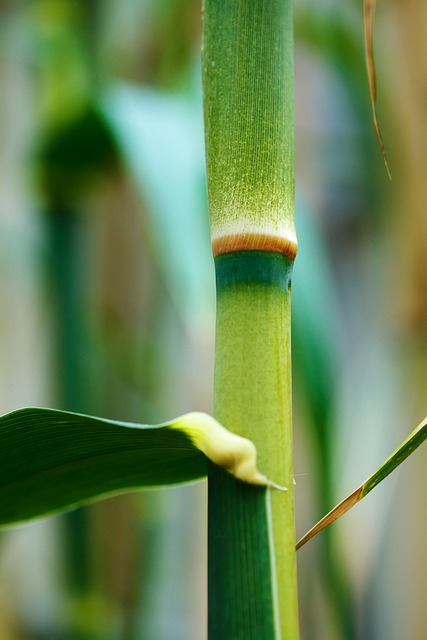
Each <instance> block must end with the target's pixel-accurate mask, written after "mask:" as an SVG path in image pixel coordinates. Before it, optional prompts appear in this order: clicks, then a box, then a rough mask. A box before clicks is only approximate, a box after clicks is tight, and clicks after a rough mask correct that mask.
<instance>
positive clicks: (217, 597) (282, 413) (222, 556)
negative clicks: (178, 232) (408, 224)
mask: <svg viewBox="0 0 427 640" xmlns="http://www.w3.org/2000/svg"><path fill="white" fill-rule="evenodd" d="M291 271H292V260H290V259H287V258H285V257H283V256H281V255H278V254H273V253H266V252H257V251H250V252H249V251H248V252H240V253H236V254H226V255H223V256H220V257H219V258H217V260H216V272H217V345H216V373H215V414H216V416H217V418H218V419H219V420H221V421H223V424H226V425H228V427H229V428H230V429H231V430H232V431H234V432H236V433H238V434H239V435H244V436H245V437H248V438H250V439H251V440H253V441H254V443H255V445H256V447H257V451H258V464H259V467H260V468H261V469H263V471H264V472H265V473H266V474H267V475H268V477H270V478H271V479H273V480H274V481H275V482H277V483H278V484H280V485H283V486H286V487H287V488H288V491H287V492H286V493H281V492H279V491H276V490H265V489H257V488H254V487H251V486H245V485H242V484H240V483H239V482H237V481H235V480H233V479H232V478H229V477H228V475H226V474H224V473H221V472H220V471H219V470H218V469H216V468H213V467H212V468H211V469H210V472H209V611H210V614H209V638H210V640H215V639H216V638H218V639H219V638H230V639H232V640H236V639H238V638H239V639H240V638H242V640H243V639H245V640H250V639H252V638H253V640H255V639H259V638H263V640H269V639H270V638H271V639H273V638H280V637H281V638H283V639H286V640H293V639H294V638H297V637H298V619H297V594H296V575H295V550H294V544H295V538H294V512H293V471H292V422H291V373H290V372H291V362H290V277H291Z"/></svg>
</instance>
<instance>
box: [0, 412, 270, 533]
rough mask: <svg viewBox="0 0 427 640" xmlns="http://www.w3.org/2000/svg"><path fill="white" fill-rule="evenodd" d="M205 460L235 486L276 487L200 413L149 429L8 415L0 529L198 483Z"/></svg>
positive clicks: (249, 447) (239, 443)
mask: <svg viewBox="0 0 427 640" xmlns="http://www.w3.org/2000/svg"><path fill="white" fill-rule="evenodd" d="M205 455H206V456H207V457H208V458H209V459H210V460H212V461H213V462H214V463H216V464H219V465H220V466H222V467H224V468H225V469H227V471H229V472H230V473H232V474H233V475H235V476H236V477H237V478H238V479H240V480H243V481H245V482H249V483H252V484H258V485H265V486H270V485H271V486H275V485H273V483H271V482H269V481H268V480H267V478H266V477H265V476H263V475H262V474H260V473H259V472H258V471H257V469H256V449H255V446H254V444H253V443H252V442H250V441H249V440H246V439H245V438H241V437H240V436H237V435H235V434H233V433H230V432H229V431H227V430H226V429H225V428H224V427H222V426H221V425H220V424H219V423H218V422H216V420H214V418H211V417H210V416H208V415H206V414H204V413H196V412H195V413H189V414H186V415H185V416H182V417H180V418H177V419H176V420H173V421H171V422H167V423H164V424H160V425H155V426H150V425H140V424H131V423H126V422H115V421H113V420H106V419H102V418H95V417H91V416H86V415H82V414H77V413H69V412H66V411H57V410H54V409H33V408H30V409H20V410H18V411H14V412H12V413H9V414H6V415H4V416H2V417H1V418H0V526H1V525H5V524H11V523H15V522H21V521H24V520H29V519H32V518H37V517H40V516H42V515H46V514H49V513H53V512H57V511H61V510H65V509H68V508H71V507H73V506H76V505H78V504H82V503H85V502H87V501H90V500H93V499H95V498H99V497H101V496H105V495H111V494H117V493H122V492H124V491H129V490H135V489H139V488H141V487H151V486H161V485H168V484H175V483H182V482H191V481H194V480H198V479H200V478H202V477H203V476H205V475H206V457H205Z"/></svg>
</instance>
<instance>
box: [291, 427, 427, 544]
mask: <svg viewBox="0 0 427 640" xmlns="http://www.w3.org/2000/svg"><path fill="white" fill-rule="evenodd" d="M426 439H427V417H426V418H424V420H422V422H420V424H419V425H418V427H417V428H416V429H414V431H412V433H411V434H410V435H409V436H408V437H407V438H406V440H404V442H402V444H401V445H400V447H398V448H397V449H396V451H395V452H394V453H392V455H391V456H390V457H389V458H387V460H386V461H385V462H384V463H383V464H382V465H381V466H380V467H379V468H378V469H377V470H376V471H375V472H374V473H373V474H372V475H370V476H369V478H368V479H367V480H365V482H364V483H363V484H361V485H360V486H359V487H358V488H357V489H356V490H355V491H353V493H350V495H348V496H347V497H346V498H344V500H342V501H341V502H340V503H339V504H337V506H336V507H334V508H333V509H331V511H329V513H327V514H326V516H324V517H323V518H322V519H321V520H319V522H318V523H317V524H315V525H314V527H312V528H311V529H310V531H308V532H307V533H306V534H305V535H304V536H303V537H302V538H301V539H300V540H299V541H298V542H297V545H296V548H297V550H298V549H300V548H301V547H303V546H304V545H305V544H306V542H308V541H309V540H311V539H312V538H314V536H316V535H317V534H318V533H320V532H321V531H323V529H325V528H326V527H327V526H329V525H330V524H332V522H335V520H338V518H340V517H341V516H343V515H344V514H345V513H347V511H349V510H350V509H351V508H352V507H354V505H355V504H357V503H358V502H360V500H362V498H364V497H365V496H367V495H368V493H370V492H371V491H372V489H374V488H375V487H376V486H377V484H379V483H380V482H382V481H383V480H384V478H386V477H387V476H388V475H390V473H391V472H392V471H394V470H395V469H396V468H397V467H398V466H399V465H400V464H402V462H403V461H404V460H406V458H408V457H409V456H410V455H411V453H413V452H414V451H415V450H416V449H418V447H419V446H420V445H421V444H422V443H423V442H424V440H426Z"/></svg>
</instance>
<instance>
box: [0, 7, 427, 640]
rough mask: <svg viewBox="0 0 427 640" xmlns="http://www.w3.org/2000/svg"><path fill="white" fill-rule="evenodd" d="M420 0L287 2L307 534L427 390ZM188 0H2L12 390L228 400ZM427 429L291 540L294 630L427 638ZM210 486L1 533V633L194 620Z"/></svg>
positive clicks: (37, 638) (137, 416)
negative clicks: (402, 457) (371, 83)
mask: <svg viewBox="0 0 427 640" xmlns="http://www.w3.org/2000/svg"><path fill="white" fill-rule="evenodd" d="M426 25H427V5H426V4H425V2H424V0H405V2H401V1H399V0H389V2H387V3H379V7H378V12H377V20H376V31H375V52H376V61H377V73H378V99H379V103H378V112H379V118H380V124H381V127H382V130H383V137H384V141H385V144H386V148H387V152H388V157H389V163H390V168H391V172H392V175H393V181H392V182H389V180H388V178H387V174H386V171H385V168H384V165H383V162H382V158H381V154H380V151H379V148H378V146H377V143H376V139H375V134H374V131H373V127H372V121H371V110H370V104H369V91H368V84H367V77H366V70H365V62H364V53H363V22H362V2H361V0H345V1H344V0H322V1H321V0H296V4H295V40H296V43H295V45H296V47H295V76H296V96H295V106H296V177H297V178H296V182H297V185H296V190H297V212H296V215H297V229H298V237H299V244H300V253H299V255H298V258H297V262H296V267H295V277H294V287H293V311H294V316H293V362H294V400H295V403H294V414H295V477H296V511H297V524H296V526H297V534H298V535H302V534H303V533H305V531H306V530H307V529H308V528H309V527H310V526H311V525H312V524H313V523H314V522H315V521H316V520H317V519H318V518H319V517H321V516H322V515H323V514H324V513H325V512H326V511H327V510H329V508H331V507H332V506H333V505H334V504H335V503H336V502H337V501H338V500H340V499H341V498H343V497H344V496H345V495H346V494H347V493H349V492H350V491H352V490H353V489H354V488H355V487H356V486H357V485H358V484H360V483H361V482H362V481H363V480H364V479H365V478H366V477H367V475H369V474H370V473H371V472H372V471H373V470H374V469H375V468H376V467H377V466H378V465H379V464H380V463H381V462H382V461H383V460H384V459H385V458H386V457H387V456H388V455H389V454H390V453H391V452H392V451H393V449H394V448H395V447H396V446H397V445H398V444H399V443H400V442H401V441H402V440H403V439H404V437H405V436H406V435H407V434H408V433H409V432H410V431H411V430H412V429H413V428H414V427H415V426H416V424H418V422H419V421H420V420H421V419H422V418H423V416H424V414H425V413H426V406H427V403H426V397H425V396H426V394H425V388H426V383H427V251H426V248H425V242H426V238H427V215H426V202H427V180H426V178H425V172H426V170H427V144H426V141H427V110H426V98H425V96H426V95H427V55H426V54H427V51H426V44H425V43H426V41H427V40H426V37H427V33H426ZM200 33H201V10H200V5H199V2H196V1H195V0H186V1H184V0H120V2H117V1H114V0H97V1H95V0H2V2H1V3H0V84H1V91H0V136H1V147H0V167H1V171H0V354H1V355H0V390H1V391H0V411H1V413H4V412H7V411H11V410H13V409H15V408H18V407H21V406H54V407H57V408H62V409H70V410H76V411H80V412H90V413H93V414H97V415H101V416H105V417H108V418H112V419H114V418H117V419H122V420H128V421H138V422H160V421H163V420H166V419H168V418H171V417H173V416H176V415H178V414H180V413H184V412H186V411H188V410H191V409H199V410H205V411H211V410H212V380H213V341H214V311H215V303H214V274H213V264H212V258H211V253H210V240H209V228H208V213H207V201H206V186H205V174H204V149H203V118H202V99H201V78H200V75H201V74H200V53H199V52H200V39H201V35H200ZM426 455H427V451H426V450H423V448H421V450H419V451H418V452H417V453H416V454H415V455H414V456H413V457H412V458H411V459H410V461H409V462H407V463H406V464H405V465H404V466H403V468H401V469H399V470H398V471H397V472H395V474H394V476H393V477H390V478H389V479H388V480H387V481H386V482H385V483H384V484H383V485H382V486H380V487H379V488H378V489H376V490H375V492H374V493H373V494H371V495H370V496H369V497H368V498H367V499H366V500H365V501H364V502H363V503H362V504H360V505H359V506H357V507H356V508H355V509H354V511H353V512H351V513H350V514H348V515H347V516H346V517H345V518H344V519H343V520H342V521H340V522H338V523H336V524H335V525H333V527H331V529H330V530H329V531H328V532H325V533H324V534H321V535H320V536H319V537H318V538H317V539H315V540H313V541H312V542H310V543H309V544H308V545H307V547H304V548H303V549H302V550H301V551H299V553H298V570H299V592H300V612H301V630H302V640H325V638H327V639H328V640H335V639H336V640H362V639H363V640H384V638H387V639H388V640H401V639H402V638H411V639H412V640H425V638H426V637H427V607H426V606H425V599H426V594H427V544H426V530H427V528H426V527H427V511H426V499H427V490H426V486H427V482H426V481H427V471H426V469H427V465H426ZM205 565H206V486H205V483H203V482H202V483H199V484H195V485H192V486H189V487H179V488H173V489H168V490H155V491H152V492H147V491H146V492H141V493H138V494H131V495H125V496H121V497H118V498H114V499H110V500H106V501H104V502H102V503H98V504H96V505H93V506H91V507H88V508H85V509H80V510H77V511H74V512H73V513H71V514H68V515H65V516H60V517H55V518H51V519H48V520H44V521H40V522H37V523H34V524H31V525H27V526H24V527H19V528H15V529H12V530H5V531H2V532H0V640H137V639H141V638H143V639H144V640H204V639H205V638H206V630H205V629H206V569H205Z"/></svg>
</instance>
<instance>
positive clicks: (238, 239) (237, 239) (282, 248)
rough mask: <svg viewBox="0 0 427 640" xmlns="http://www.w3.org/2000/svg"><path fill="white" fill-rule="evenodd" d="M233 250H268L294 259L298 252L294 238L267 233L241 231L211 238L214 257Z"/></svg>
mask: <svg viewBox="0 0 427 640" xmlns="http://www.w3.org/2000/svg"><path fill="white" fill-rule="evenodd" d="M234 251H269V252H271V253H281V254H282V255H284V256H287V257H289V258H292V259H294V258H295V256H296V255H297V252H298V243H297V241H296V240H294V239H291V238H286V237H283V236H273V235H269V234H267V233H242V234H238V235H228V236H220V237H219V238H214V239H213V240H212V252H213V255H214V257H215V258H216V257H217V256H220V255H221V254H223V253H233V252H234Z"/></svg>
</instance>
